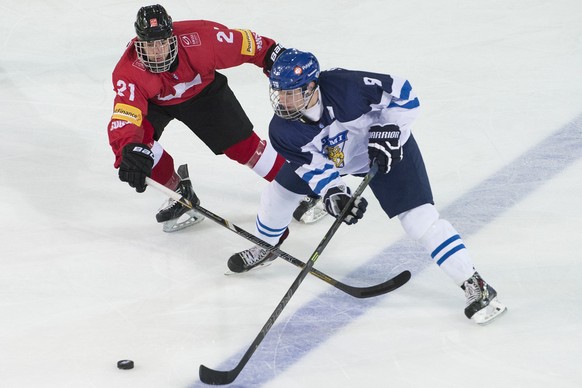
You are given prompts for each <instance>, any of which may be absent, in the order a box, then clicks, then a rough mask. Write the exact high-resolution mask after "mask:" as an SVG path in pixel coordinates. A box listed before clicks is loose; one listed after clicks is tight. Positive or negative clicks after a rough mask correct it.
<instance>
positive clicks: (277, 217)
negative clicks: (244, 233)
mask: <svg viewBox="0 0 582 388" xmlns="http://www.w3.org/2000/svg"><path fill="white" fill-rule="evenodd" d="M303 197H304V195H303V194H296V193H293V192H292V191H289V190H287V189H285V188H284V187H283V186H281V185H280V184H279V183H277V182H271V183H270V184H268V185H267V186H266V187H265V189H264V190H263V192H262V194H261V203H260V206H259V211H258V213H257V222H256V224H255V236H257V237H259V238H260V239H261V240H264V241H265V242H268V243H269V244H271V245H275V244H277V243H278V242H279V238H280V237H281V235H282V234H283V233H284V232H285V229H287V226H288V225H289V224H290V223H291V218H292V214H293V210H294V209H295V208H296V207H297V205H298V204H299V202H300V201H301V199H302V198H303Z"/></svg>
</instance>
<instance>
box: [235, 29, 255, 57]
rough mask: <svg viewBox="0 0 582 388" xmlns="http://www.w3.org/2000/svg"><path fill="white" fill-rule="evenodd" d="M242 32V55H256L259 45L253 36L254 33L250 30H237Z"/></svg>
mask: <svg viewBox="0 0 582 388" xmlns="http://www.w3.org/2000/svg"><path fill="white" fill-rule="evenodd" d="M237 31H238V32H240V33H241V34H242V45H241V47H240V53H241V54H242V55H251V56H254V55H255V52H256V51H257V46H256V43H255V39H254V38H253V33H252V32H251V31H250V30H237Z"/></svg>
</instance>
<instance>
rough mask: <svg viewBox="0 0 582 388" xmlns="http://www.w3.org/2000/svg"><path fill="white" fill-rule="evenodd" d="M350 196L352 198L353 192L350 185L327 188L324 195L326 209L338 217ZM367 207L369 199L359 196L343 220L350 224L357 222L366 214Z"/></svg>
mask: <svg viewBox="0 0 582 388" xmlns="http://www.w3.org/2000/svg"><path fill="white" fill-rule="evenodd" d="M350 198H352V194H351V191H350V188H349V187H347V186H343V185H342V186H334V187H332V188H331V189H329V190H327V193H325V195H324V197H323V202H324V203H325V210H327V212H328V213H329V214H331V215H332V216H334V217H335V218H337V217H338V216H339V215H340V214H341V212H342V210H343V209H344V207H346V205H347V204H348V202H349V200H350ZM366 207H368V201H366V199H365V198H362V197H359V198H357V199H356V200H355V201H354V203H353V204H352V206H351V209H349V210H348V212H347V213H346V216H345V217H344V219H343V220H342V221H343V222H345V223H346V224H348V225H352V224H355V223H356V222H358V220H360V219H362V217H363V216H364V213H365V212H366Z"/></svg>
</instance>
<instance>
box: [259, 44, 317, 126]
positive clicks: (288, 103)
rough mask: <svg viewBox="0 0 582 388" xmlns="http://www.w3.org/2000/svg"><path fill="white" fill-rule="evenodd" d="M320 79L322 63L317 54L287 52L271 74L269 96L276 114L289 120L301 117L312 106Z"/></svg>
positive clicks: (290, 50)
mask: <svg viewBox="0 0 582 388" xmlns="http://www.w3.org/2000/svg"><path fill="white" fill-rule="evenodd" d="M318 79H319V62H318V61H317V58H315V56H314V55H313V54H311V53H308V52H303V51H299V50H296V49H291V48H290V49H287V50H285V51H283V53H281V54H280V55H279V57H278V58H277V59H276V60H275V63H273V67H272V68H271V73H270V74H269V96H270V99H271V106H272V107H273V110H274V111H275V114H276V115H277V116H279V117H281V118H284V119H287V120H296V119H299V118H301V117H302V116H303V113H304V112H305V110H306V109H307V108H308V106H310V103H312V97H313V95H314V94H315V92H316V90H317V81H318ZM312 83H313V84H312Z"/></svg>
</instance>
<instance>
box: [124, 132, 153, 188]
mask: <svg viewBox="0 0 582 388" xmlns="http://www.w3.org/2000/svg"><path fill="white" fill-rule="evenodd" d="M153 165H154V154H153V153H152V150H151V149H150V148H149V147H148V146H147V145H145V144H140V143H130V144H127V145H126V146H125V147H123V150H122V151H121V164H120V165H119V179H121V180H122V181H123V182H127V183H129V185H130V186H131V187H134V188H135V191H137V192H138V193H143V192H144V191H145V189H146V183H145V178H146V176H151V175H152V167H153Z"/></svg>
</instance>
